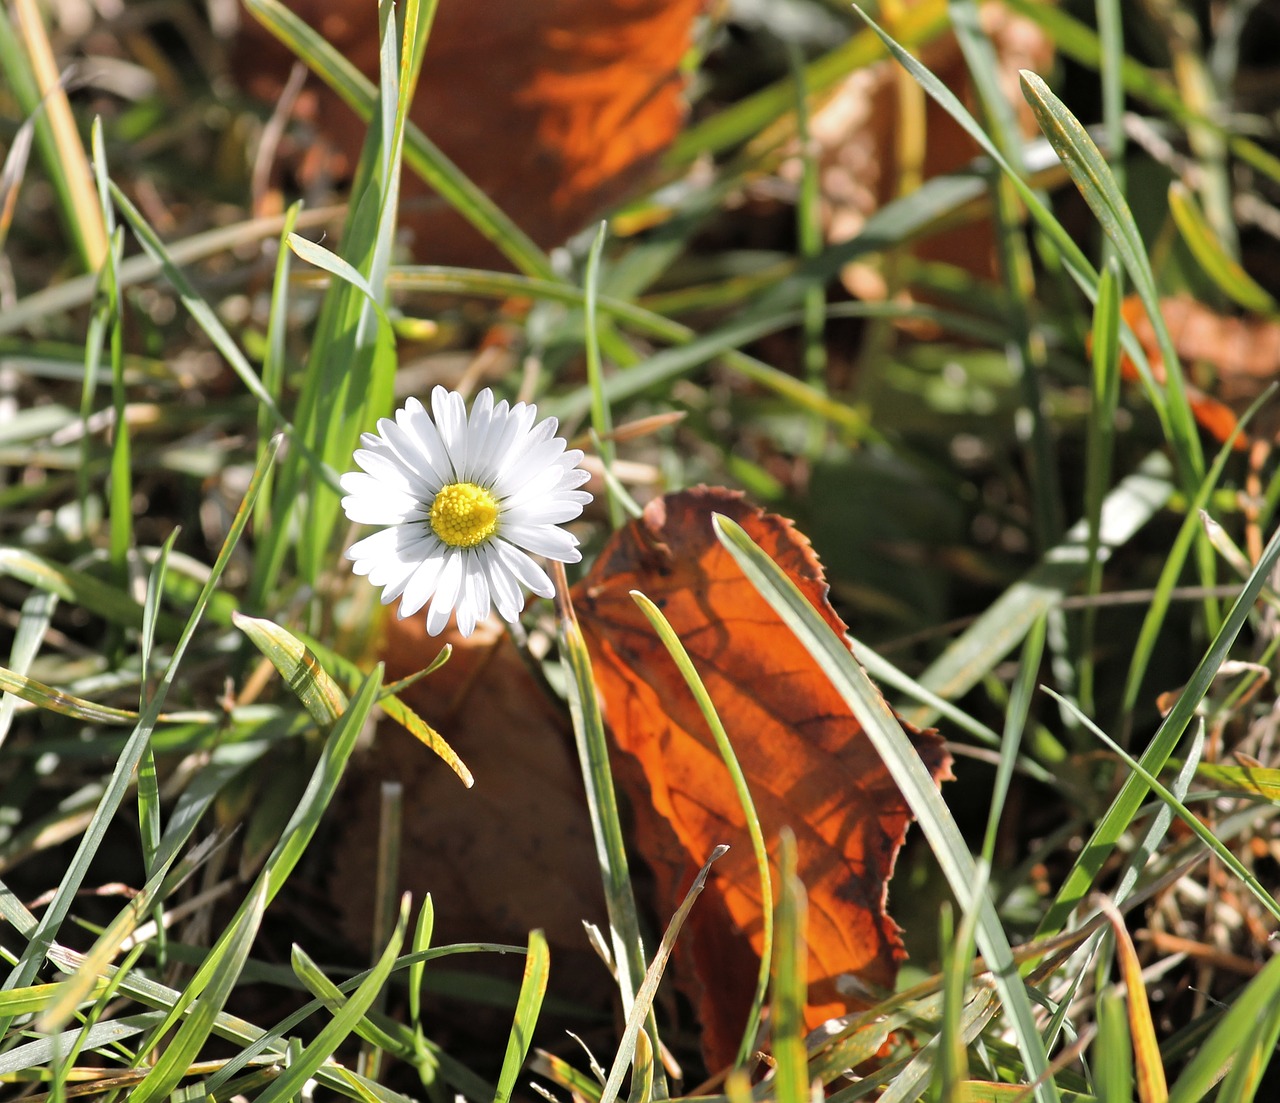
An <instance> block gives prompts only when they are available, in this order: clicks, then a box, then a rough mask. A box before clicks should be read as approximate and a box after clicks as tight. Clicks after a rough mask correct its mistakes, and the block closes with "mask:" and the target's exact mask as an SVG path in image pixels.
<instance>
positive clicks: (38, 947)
mask: <svg viewBox="0 0 1280 1103" xmlns="http://www.w3.org/2000/svg"><path fill="white" fill-rule="evenodd" d="M278 447H279V438H277V441H276V445H275V447H273V448H272V449H270V450H269V451H268V452H267V454H266V455H265V456H263V457H262V460H261V461H260V462H259V464H258V466H257V468H255V470H254V473H253V476H252V477H251V478H250V480H249V486H248V489H247V490H246V492H245V497H244V501H243V502H241V504H240V508H239V509H238V510H237V511H236V515H235V517H234V518H233V519H232V523H231V528H230V531H229V532H228V533H227V537H226V539H225V540H224V541H223V544H222V548H221V550H220V551H219V553H218V557H217V559H216V560H215V561H214V565H213V569H212V570H211V571H210V572H209V578H208V580H207V582H206V583H205V585H204V587H203V588H202V589H201V592H200V596H199V598H198V599H197V601H196V604H195V607H194V608H193V609H192V611H191V615H190V617H189V618H188V621H187V625H186V627H185V628H184V630H183V633H182V635H181V637H179V639H178V642H177V644H176V645H175V647H174V649H173V654H172V656H171V657H170V659H169V663H168V665H167V666H166V668H165V672H164V675H163V676H162V677H161V679H160V683H159V685H158V686H157V688H156V692H155V695H154V697H153V698H152V699H151V703H150V705H149V706H148V708H147V711H146V712H145V713H144V714H143V716H142V718H141V719H140V720H139V721H138V724H137V727H136V728H135V729H134V731H133V734H131V735H130V736H129V739H128V741H127V742H126V743H125V747H124V750H123V751H122V753H121V755H120V758H119V759H118V760H117V762H116V765H115V768H114V770H113V771H112V774H111V777H110V779H109V781H108V782H107V787H106V789H105V791H104V792H103V794H102V798H101V800H100V801H99V803H98V806H97V808H96V809H95V810H94V813H93V817H92V819H91V820H90V821H89V826H88V827H87V828H86V829H85V831H84V834H83V835H82V836H81V838H80V842H79V844H78V845H77V847H76V851H75V854H74V855H73V856H72V858H71V861H70V863H69V865H68V868H67V870H66V872H65V873H64V874H63V877H62V880H61V881H60V882H59V884H58V888H57V891H56V892H55V893H54V896H53V899H52V900H50V902H49V905H48V907H47V908H46V909H45V912H44V914H43V915H42V916H41V918H40V922H39V923H38V924H37V926H36V929H35V930H34V931H33V932H32V934H31V937H30V938H29V939H28V941H27V945H26V946H25V947H24V948H23V951H22V954H21V956H20V957H19V959H18V962H17V964H16V965H15V966H14V967H13V969H12V970H11V971H10V972H9V975H8V976H7V977H6V978H5V980H4V982H3V984H0V991H7V990H10V989H13V988H22V987H25V986H26V985H28V984H30V983H31V981H32V979H33V978H34V977H35V974H36V971H37V970H38V969H39V968H40V964H41V963H42V962H43V961H44V958H45V955H46V954H47V953H48V951H49V947H50V946H51V945H52V944H53V940H54V938H55V937H56V936H57V933H58V929H59V928H60V927H61V925H62V922H63V920H64V919H65V918H66V916H67V913H68V911H69V910H70V908H71V903H72V900H73V899H74V898H75V896H76V893H77V892H78V891H79V889H80V886H81V885H82V884H83V883H84V879H85V877H86V876H87V875H88V871H89V865H90V863H91V862H92V860H93V858H94V856H95V855H96V853H97V851H98V848H99V847H100V846H101V845H102V840H103V838H104V837H105V835H106V831H107V827H108V826H109V825H110V823H111V822H112V821H113V820H114V818H115V814H116V812H117V810H118V809H119V807H120V804H121V802H122V801H123V800H124V797H125V794H126V792H127V791H128V789H129V785H130V783H131V780H132V777H133V774H134V771H135V770H136V768H137V765H138V762H139V760H140V759H141V757H142V753H143V751H144V750H145V749H146V748H147V746H148V745H149V743H150V739H151V733H152V731H153V730H154V728H155V724H156V721H157V718H158V717H159V715H160V709H161V707H162V706H163V704H164V700H165V697H166V696H167V695H168V692H169V688H170V686H172V684H173V681H174V678H175V677H176V675H177V672H178V666H179V664H180V663H181V661H182V658H183V656H184V655H185V653H186V649H187V645H188V644H189V643H190V642H191V637H192V636H194V635H195V631H196V628H197V627H198V625H199V623H200V618H201V616H202V614H203V612H204V608H205V606H206V605H207V604H208V603H209V599H210V598H211V597H212V595H213V592H214V589H215V588H216V587H217V585H218V582H219V580H220V579H221V577H222V572H223V571H224V570H225V569H226V566H227V563H228V562H229V561H230V559H231V555H232V552H233V551H234V550H235V547H236V545H237V544H238V543H239V541H240V537H241V535H242V534H243V532H244V528H245V525H246V524H247V523H248V520H249V516H250V514H251V512H252V510H253V505H254V501H255V500H256V498H257V495H258V493H259V491H260V490H261V489H262V480H263V478H264V476H265V475H266V472H267V470H268V468H269V467H270V466H271V464H272V463H273V462H274V460H275V455H276V451H277V449H278ZM10 1025H11V1019H10V1018H9V1017H8V1016H0V1035H3V1034H5V1033H6V1032H7V1031H8V1028H9V1026H10Z"/></svg>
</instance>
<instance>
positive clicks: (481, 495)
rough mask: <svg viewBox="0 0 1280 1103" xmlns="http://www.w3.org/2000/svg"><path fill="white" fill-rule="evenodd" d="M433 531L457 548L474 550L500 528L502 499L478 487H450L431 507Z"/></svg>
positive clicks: (450, 485) (460, 484) (455, 484)
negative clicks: (499, 518) (500, 502)
mask: <svg viewBox="0 0 1280 1103" xmlns="http://www.w3.org/2000/svg"><path fill="white" fill-rule="evenodd" d="M431 527H432V529H434V530H435V534H436V535H437V536H438V537H440V539H441V540H443V541H444V542H445V543H446V544H448V545H449V546H450V547H453V548H474V547H475V546H476V545H477V544H480V543H483V542H484V541H485V540H488V539H489V537H490V536H492V535H493V533H494V530H495V529H496V528H497V527H498V499H497V498H495V497H494V496H493V495H492V494H491V493H490V492H489V491H487V490H485V488H484V487H482V486H476V484H475V483H450V484H449V485H448V486H446V487H444V488H442V489H441V491H440V493H439V494H437V495H436V497H435V501H433V502H432V503H431Z"/></svg>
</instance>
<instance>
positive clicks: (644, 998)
mask: <svg viewBox="0 0 1280 1103" xmlns="http://www.w3.org/2000/svg"><path fill="white" fill-rule="evenodd" d="M728 850H729V848H728V847H727V846H723V845H721V846H717V847H716V848H715V849H714V850H712V851H711V857H709V858H708V859H707V861H706V863H705V864H704V865H703V867H702V869H701V870H699V871H698V875H697V876H696V877H695V878H694V879H693V884H692V885H690V886H689V891H688V892H687V893H685V896H684V899H683V900H682V901H681V902H680V906H679V907H678V908H677V909H676V912H675V915H673V916H672V917H671V922H670V923H668V924H667V929H666V931H665V932H664V933H663V936H662V942H661V943H659V945H658V951H657V953H655V954H654V955H653V961H651V962H650V963H649V968H648V969H647V970H646V971H645V976H644V980H643V982H642V983H641V985H640V987H639V989H638V990H637V992H636V999H635V1004H634V1005H633V1006H632V1008H631V1013H630V1014H629V1015H628V1016H627V1025H626V1027H625V1029H624V1030H623V1032H622V1040H621V1041H620V1042H619V1043H618V1051H617V1053H616V1054H615V1055H614V1058H613V1064H612V1065H611V1066H610V1068H609V1076H608V1078H607V1079H606V1080H605V1083H604V1089H603V1090H602V1091H601V1093H600V1103H616V1101H617V1098H618V1093H619V1092H620V1091H621V1090H622V1078H623V1077H624V1076H625V1075H626V1072H627V1067H628V1065H630V1064H632V1058H633V1056H635V1054H636V1040H637V1038H638V1037H639V1035H640V1032H641V1030H642V1028H643V1027H644V1023H645V1020H646V1019H648V1018H649V1017H651V1016H652V1014H653V999H654V997H655V996H656V995H657V993H658V984H659V982H660V981H661V980H662V974H663V971H664V970H665V969H666V967H667V962H668V961H669V960H670V958H671V954H672V951H673V950H675V946H676V939H677V938H679V937H680V931H681V928H683V927H684V922H685V920H686V919H688V918H689V912H690V911H691V910H692V909H693V904H694V901H695V900H697V899H698V897H699V896H700V895H702V890H703V889H704V888H705V887H706V884H707V876H708V874H710V872H711V867H712V865H713V864H714V863H715V862H717V861H719V860H720V859H721V858H722V857H724V855H725V854H726V853H727V852H728ZM650 1046H652V1043H651V1042H650ZM650 1052H651V1053H652V1052H655V1051H653V1050H652V1049H650ZM659 1075H660V1074H659ZM664 1098H665V1097H664Z"/></svg>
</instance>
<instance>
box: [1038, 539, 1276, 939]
mask: <svg viewBox="0 0 1280 1103" xmlns="http://www.w3.org/2000/svg"><path fill="white" fill-rule="evenodd" d="M1278 546H1280V544H1278ZM1273 558H1274V557H1273ZM1233 612H1234V610H1233ZM1225 630H1226V629H1224V632H1225ZM1201 665H1202V666H1203V664H1201ZM1215 669H1216V668H1215ZM1199 674H1200V668H1199V667H1197V670H1196V674H1195V675H1193V676H1192V678H1191V681H1190V682H1188V683H1187V688H1186V689H1184V690H1183V692H1182V694H1181V696H1180V697H1179V698H1178V703H1179V704H1181V703H1182V701H1183V700H1185V699H1186V698H1188V697H1192V698H1194V701H1195V703H1197V704H1198V703H1199V701H1200V699H1201V697H1203V696H1204V687H1203V686H1202V685H1201V679H1200V677H1199V676H1198V675H1199ZM1045 692H1046V693H1048V694H1049V695H1050V696H1052V697H1055V698H1057V699H1058V701H1059V702H1061V703H1062V704H1063V705H1064V706H1065V707H1067V708H1069V709H1071V711H1072V712H1075V713H1076V714H1077V716H1078V718H1079V720H1080V721H1081V723H1083V724H1084V725H1085V726H1086V727H1087V728H1088V729H1089V730H1090V731H1091V732H1093V734H1094V735H1096V736H1097V737H1098V738H1099V739H1100V740H1102V742H1103V743H1105V744H1106V745H1107V747H1108V748H1110V750H1111V751H1112V752H1113V753H1114V754H1116V755H1118V756H1119V757H1120V760H1121V761H1122V762H1123V763H1124V764H1125V765H1126V766H1128V767H1129V769H1130V771H1132V773H1131V776H1130V777H1129V779H1128V780H1127V781H1126V782H1125V786H1124V788H1123V789H1121V791H1120V795H1119V796H1118V797H1117V798H1116V801H1115V803H1114V804H1113V805H1112V809H1113V810H1114V809H1115V808H1116V806H1117V805H1119V804H1120V802H1121V800H1122V799H1123V798H1124V797H1125V795H1126V791H1127V790H1129V788H1130V787H1131V786H1133V788H1134V790H1135V791H1136V792H1138V794H1139V798H1138V799H1139V800H1141V798H1142V797H1143V796H1145V795H1146V791H1147V790H1150V791H1151V792H1153V793H1155V794H1156V796H1158V797H1159V798H1160V799H1161V800H1162V801H1164V802H1165V804H1167V805H1168V806H1169V807H1170V808H1172V809H1173V811H1174V814H1175V815H1176V816H1177V817H1178V818H1179V819H1180V820H1182V822H1183V823H1185V824H1186V825H1187V826H1188V827H1190V828H1191V830H1192V832H1193V833H1194V834H1195V836H1196V837H1197V838H1198V839H1200V841H1201V842H1203V843H1204V844H1205V846H1207V847H1208V848H1209V849H1210V850H1212V851H1213V853H1214V855H1215V856H1216V857H1217V858H1218V859H1219V860H1220V861H1221V862H1222V863H1223V864H1224V865H1225V866H1226V867H1227V868H1228V869H1229V870H1231V872H1232V873H1234V874H1235V875H1236V876H1237V877H1239V878H1240V880H1241V882H1243V883H1244V885H1245V886H1246V887H1247V888H1248V889H1249V891H1250V892H1252V893H1253V895H1254V897H1255V898H1256V899H1257V901H1258V903H1259V904H1261V905H1262V906H1263V908H1265V909H1266V910H1267V911H1268V912H1270V913H1271V914H1272V915H1273V916H1274V917H1275V918H1276V919H1280V903H1277V901H1276V899H1275V897H1274V896H1272V895H1271V893H1270V892H1269V891H1268V890H1267V889H1266V888H1265V887H1264V886H1263V884H1262V882H1261V881H1259V880H1258V878H1257V876H1256V874H1254V873H1253V872H1252V871H1251V870H1250V869H1249V868H1248V867H1247V866H1245V864H1244V863H1243V862H1241V861H1240V859H1239V858H1238V857H1236V855H1235V854H1234V853H1233V852H1232V851H1231V849H1230V848H1229V847H1228V846H1227V845H1226V844H1225V843H1223V842H1222V841H1221V840H1220V839H1218V838H1217V836H1215V835H1214V833H1213V831H1212V830H1211V829H1210V828H1208V827H1207V826H1205V824H1204V822H1203V821H1202V820H1201V819H1200V817H1198V816H1197V815H1196V814H1195V813H1194V812H1192V811H1191V810H1190V809H1188V808H1187V806H1186V805H1185V804H1183V803H1182V801H1180V800H1179V799H1178V798H1177V797H1176V796H1174V795H1173V794H1172V793H1171V792H1169V790H1168V789H1166V788H1165V787H1164V785H1162V784H1161V783H1160V781H1159V780H1158V779H1157V778H1156V775H1155V773H1154V771H1153V770H1152V769H1151V768H1150V766H1148V765H1147V761H1146V760H1147V758H1148V756H1150V755H1151V748H1148V749H1147V752H1146V753H1144V754H1143V756H1142V760H1141V761H1139V760H1138V759H1136V758H1134V757H1133V756H1132V755H1130V754H1129V753H1128V752H1127V751H1125V750H1124V749H1123V748H1122V747H1121V746H1120V744H1118V743H1117V742H1116V741H1115V740H1114V739H1112V738H1111V737H1110V736H1109V735H1107V733H1106V732H1104V731H1103V730H1102V729H1101V728H1099V727H1098V726H1097V725H1096V724H1094V723H1093V722H1092V721H1091V720H1090V719H1089V718H1088V717H1086V716H1084V714H1083V713H1080V711H1079V710H1078V709H1077V708H1076V707H1075V706H1074V705H1073V704H1071V702H1069V701H1067V700H1066V698H1064V697H1062V696H1061V695H1060V694H1057V693H1055V692H1054V691H1053V690H1051V689H1049V688H1047V687H1046V688H1045ZM1177 708H1178V706H1177V705H1175V706H1174V709H1175V710H1176V709H1177ZM1169 715H1170V716H1173V712H1170V713H1169ZM1185 723H1186V722H1185V721H1184V722H1183V726H1184V727H1185ZM1166 724H1167V721H1166ZM1163 729H1164V725H1161V730H1160V731H1157V732H1156V736H1155V738H1153V739H1152V741H1151V747H1156V746H1160V747H1161V748H1162V749H1163V743H1164V742H1167V739H1166V740H1160V736H1161V734H1162V732H1163ZM1151 757H1152V758H1154V756H1151ZM1167 761H1168V754H1166V755H1165V756H1164V757H1163V758H1162V759H1160V760H1159V761H1158V763H1156V762H1153V763H1152V765H1154V766H1155V768H1156V769H1162V768H1163V767H1164V764H1165V762H1167ZM1135 813H1136V809H1135ZM1109 815H1110V812H1108V816H1109ZM1130 819H1132V814H1131V816H1130ZM1099 831H1101V825H1100V826H1099V828H1098V829H1096V830H1095V832H1094V834H1095V836H1096V835H1097V834H1098V833H1099ZM1090 842H1091V843H1092V840H1090ZM1086 850H1087V848H1086ZM1082 857H1083V854H1082ZM1079 865H1080V860H1079V859H1077V862H1076V868H1079ZM1072 872H1073V873H1074V872H1075V870H1074V869H1073V870H1072ZM1064 888H1065V886H1064ZM1061 896H1062V894H1061V892H1060V893H1059V898H1061ZM1055 903H1056V901H1055Z"/></svg>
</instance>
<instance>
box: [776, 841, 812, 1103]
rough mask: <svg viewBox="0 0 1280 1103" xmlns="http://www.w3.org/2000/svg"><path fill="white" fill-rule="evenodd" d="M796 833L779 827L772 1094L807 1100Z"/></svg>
mask: <svg viewBox="0 0 1280 1103" xmlns="http://www.w3.org/2000/svg"><path fill="white" fill-rule="evenodd" d="M796 865H797V856H796V839H795V836H794V835H793V834H792V833H791V830H790V828H786V827H784V828H783V829H782V830H781V831H780V832H779V833H778V914H777V918H776V919H775V921H774V923H775V927H776V929H777V946H776V949H775V951H774V955H773V1016H772V1017H773V1044H772V1047H771V1049H772V1053H773V1060H774V1075H773V1081H774V1098H775V1099H777V1101H778V1103H808V1101H809V1098H810V1095H809V1055H808V1053H807V1052H806V1051H805V1046H804V1034H805V1029H804V1009H805V1005H806V1004H807V1003H808V1002H809V998H808V997H809V946H808V942H807V932H808V910H809V904H808V897H807V895H806V894H805V890H804V885H803V884H802V883H801V881H800V877H799V876H798V874H797V873H796Z"/></svg>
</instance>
